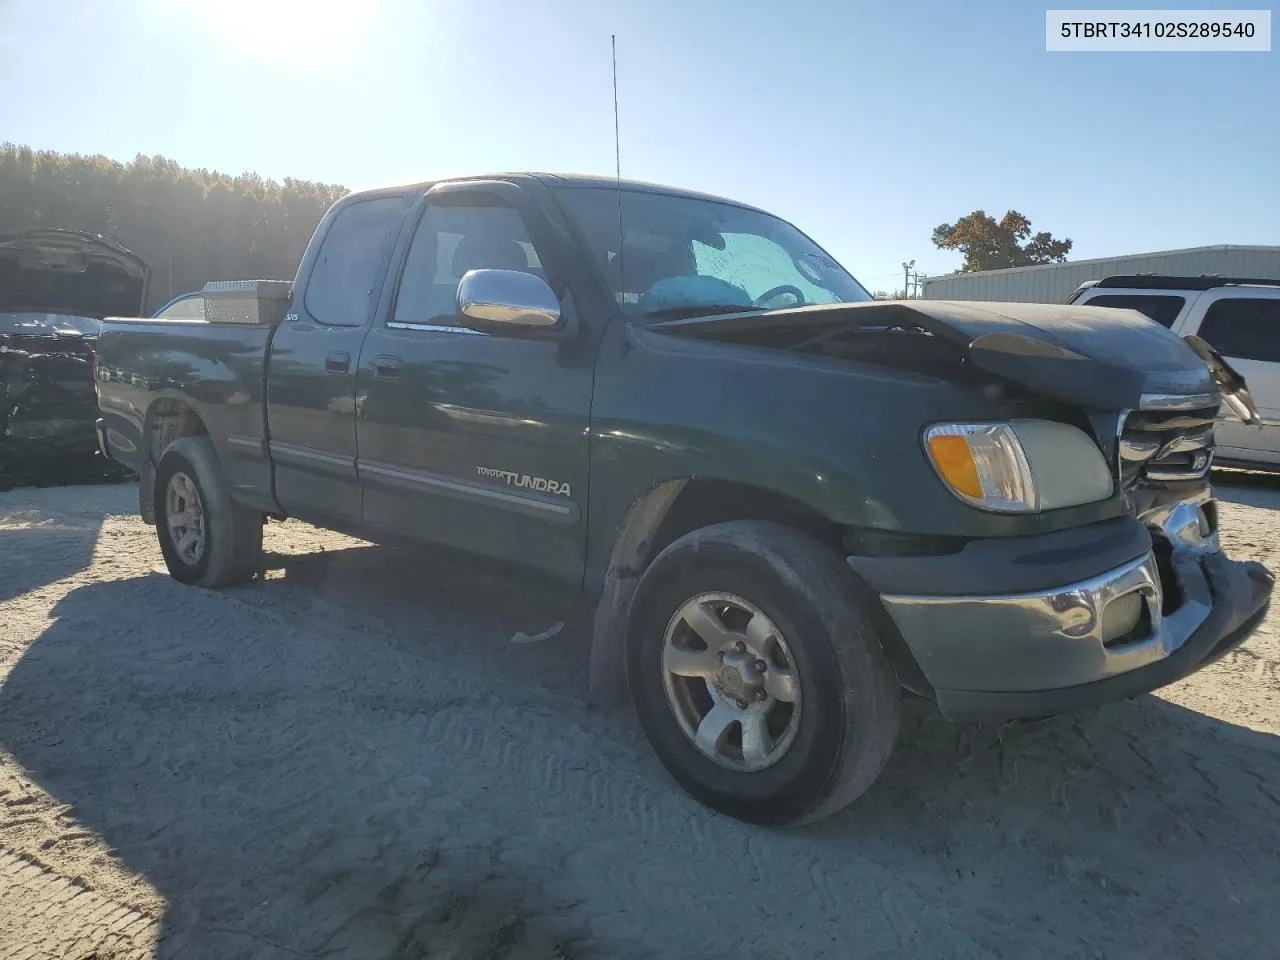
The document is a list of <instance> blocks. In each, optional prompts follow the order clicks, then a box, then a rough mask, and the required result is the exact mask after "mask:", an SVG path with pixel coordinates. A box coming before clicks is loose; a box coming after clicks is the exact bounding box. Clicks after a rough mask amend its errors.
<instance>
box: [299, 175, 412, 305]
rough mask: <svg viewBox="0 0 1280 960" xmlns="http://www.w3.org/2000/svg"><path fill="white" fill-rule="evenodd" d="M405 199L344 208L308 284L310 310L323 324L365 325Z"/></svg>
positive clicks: (379, 200) (322, 249)
mask: <svg viewBox="0 0 1280 960" xmlns="http://www.w3.org/2000/svg"><path fill="white" fill-rule="evenodd" d="M404 204H405V200H404V198H403V197H377V198H375V199H373V200H361V201H359V202H357V203H353V204H351V205H350V206H348V207H345V208H344V209H343V210H342V211H341V212H340V213H339V214H338V216H337V218H336V219H335V220H334V221H333V223H332V224H331V225H330V226H329V230H328V232H327V233H326V234H325V237H324V240H323V241H322V242H321V245H320V254H319V256H318V257H317V258H316V262H315V266H314V267H312V269H311V277H310V279H309V280H308V281H307V292H306V298H307V300H306V302H307V312H308V313H310V314H311V316H312V317H314V318H315V319H316V320H317V321H319V322H320V323H323V324H327V325H331V326H338V327H359V326H363V325H364V324H365V322H366V321H367V320H368V319H369V311H370V310H372V309H373V303H374V299H375V298H376V296H377V293H378V285H379V283H380V282H381V281H382V276H383V274H384V273H385V272H386V269H387V261H388V260H389V259H390V257H391V247H392V245H393V244H394V243H395V239H396V234H397V233H398V232H399V229H400V218H401V216H402V215H403V213H404Z"/></svg>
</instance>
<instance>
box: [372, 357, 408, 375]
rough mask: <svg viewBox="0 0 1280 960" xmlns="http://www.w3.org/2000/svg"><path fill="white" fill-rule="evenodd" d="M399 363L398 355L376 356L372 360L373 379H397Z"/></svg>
mask: <svg viewBox="0 0 1280 960" xmlns="http://www.w3.org/2000/svg"><path fill="white" fill-rule="evenodd" d="M401 365H402V361H401V360H400V358H399V357H378V358H377V359H376V360H374V361H373V377H374V379H375V380H396V379H399V377H400V367H401Z"/></svg>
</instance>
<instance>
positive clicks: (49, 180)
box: [0, 143, 347, 311]
mask: <svg viewBox="0 0 1280 960" xmlns="http://www.w3.org/2000/svg"><path fill="white" fill-rule="evenodd" d="M346 193H347V190H346V188H345V187H341V186H337V185H333V184H324V183H313V182H310V181H307V180H295V179H292V178H286V179H285V181H284V183H277V182H276V181H274V180H267V179H264V178H262V177H260V176H258V175H257V174H254V173H244V174H241V175H240V176H237V177H231V176H228V175H226V174H223V173H216V172H211V171H209V170H203V169H202V170H192V169H188V168H186V167H182V166H180V165H179V164H177V163H175V162H174V161H173V160H169V159H167V158H166V157H144V156H141V155H139V156H138V157H136V158H134V160H133V161H132V162H130V163H119V162H117V161H115V160H109V159H107V158H106V157H100V156H82V155H79V154H62V153H54V152H52V151H44V150H41V151H35V150H32V149H31V148H30V147H26V146H18V145H16V144H11V143H5V144H0V232H3V233H7V232H10V231H23V230H31V229H34V228H36V227H66V228H69V229H75V230H86V231H88V232H90V233H98V234H101V235H102V236H104V237H110V238H111V239H112V240H115V241H117V242H118V243H122V244H124V246H126V247H128V248H129V249H131V250H133V251H134V252H135V253H137V254H138V255H139V256H141V257H142V258H143V259H144V260H146V261H147V262H148V263H149V264H151V269H152V271H153V274H152V279H151V293H150V297H149V299H148V303H147V310H148V311H151V310H154V309H155V308H156V307H158V306H159V305H160V304H161V303H164V302H165V301H166V300H168V299H170V298H171V297H173V296H175V295H177V294H179V293H185V292H187V291H189V290H198V289H199V288H200V287H201V286H203V285H204V284H205V283H206V282H207V281H209V280H248V279H259V278H268V279H285V280H288V279H292V278H293V275H294V273H295V272H296V271H297V269H298V263H299V261H300V260H301V259H302V254H303V252H304V251H305V250H306V248H307V242H308V241H309V240H310V239H311V233H312V231H313V230H315V227H316V224H317V223H319V221H320V218H321V217H322V216H324V213H325V211H326V210H328V209H329V207H330V206H332V205H333V203H334V202H335V201H337V200H338V199H339V198H340V197H342V196H344V195H345V194H346Z"/></svg>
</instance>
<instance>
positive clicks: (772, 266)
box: [555, 187, 871, 319]
mask: <svg viewBox="0 0 1280 960" xmlns="http://www.w3.org/2000/svg"><path fill="white" fill-rule="evenodd" d="M555 192H556V194H557V196H558V198H559V200H560V202H561V204H563V206H564V207H565V209H566V210H567V211H568V213H569V216H570V217H571V218H572V219H573V220H574V221H575V222H576V223H577V225H578V228H579V229H580V230H581V231H582V233H583V236H584V239H585V240H586V243H587V247H588V252H589V254H590V255H591V257H592V259H593V260H594V261H595V264H596V267H597V269H598V270H599V271H600V274H601V275H602V276H603V277H604V278H605V280H606V282H607V283H608V285H609V290H610V292H611V293H612V294H613V296H614V298H615V300H616V301H617V302H618V304H619V305H620V306H621V307H622V309H623V311H624V312H626V313H628V314H630V315H632V316H638V317H649V318H653V319H658V318H664V317H675V316H682V315H683V316H693V315H697V314H699V313H717V312H731V311H734V310H753V309H758V310H764V309H776V308H783V307H796V306H804V305H806V304H812V303H850V302H854V301H861V300H870V299H871V295H870V294H869V293H868V292H867V291H866V290H865V289H864V288H863V287H862V285H861V284H859V283H858V281H856V280H854V279H853V277H851V276H849V274H848V273H846V272H845V270H844V268H843V267H841V266H840V265H839V264H838V263H836V261H835V260H833V259H832V258H831V257H830V256H828V255H827V254H826V253H825V252H823V250H822V249H821V248H820V247H819V246H818V245H817V244H815V243H814V242H813V241H812V240H810V239H809V238H808V237H806V236H805V235H804V234H802V233H801V232H800V231H799V230H797V229H796V228H795V227H793V226H792V225H791V224H789V223H787V222H786V221H785V220H780V219H778V218H777V217H774V216H770V215H769V214H766V213H761V212H759V211H757V210H748V209H746V208H744V207H739V206H735V205H733V204H730V203H719V202H716V201H713V200H699V199H696V198H693V197H682V196H676V195H672V194H664V193H647V192H644V191H639V190H628V189H626V188H623V189H622V191H621V197H622V225H623V235H624V237H625V240H624V243H623V249H622V256H621V257H619V256H618V202H619V201H618V197H619V191H618V190H615V189H612V188H605V187H561V188H557V189H556V191H555Z"/></svg>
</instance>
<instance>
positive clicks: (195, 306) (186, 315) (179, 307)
mask: <svg viewBox="0 0 1280 960" xmlns="http://www.w3.org/2000/svg"><path fill="white" fill-rule="evenodd" d="M156 316H157V317H159V318H163V319H165V320H203V319H204V297H183V298H182V299H181V300H176V301H174V302H173V303H171V304H169V305H168V306H167V307H165V308H164V309H163V310H161V311H160V312H159V313H157V314H156Z"/></svg>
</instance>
